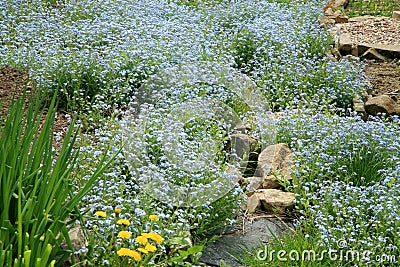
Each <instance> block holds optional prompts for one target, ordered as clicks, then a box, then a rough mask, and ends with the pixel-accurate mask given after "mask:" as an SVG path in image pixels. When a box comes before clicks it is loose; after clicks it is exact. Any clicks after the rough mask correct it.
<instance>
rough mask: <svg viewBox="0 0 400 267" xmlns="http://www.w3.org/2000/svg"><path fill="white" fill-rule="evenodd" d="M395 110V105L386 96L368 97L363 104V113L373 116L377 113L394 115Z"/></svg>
mask: <svg viewBox="0 0 400 267" xmlns="http://www.w3.org/2000/svg"><path fill="white" fill-rule="evenodd" d="M397 108H398V106H397V103H396V102H395V101H394V100H393V99H392V98H391V97H390V96H388V95H379V96H375V97H370V98H368V100H367V102H365V104H364V109H365V112H367V113H368V114H370V115H374V116H375V115H377V114H378V113H386V114H389V115H391V114H396V109H397Z"/></svg>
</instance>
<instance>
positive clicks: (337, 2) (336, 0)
mask: <svg viewBox="0 0 400 267" xmlns="http://www.w3.org/2000/svg"><path fill="white" fill-rule="evenodd" d="M348 4H349V0H333V1H332V7H333V9H335V8H338V7H345V6H347V5H348Z"/></svg>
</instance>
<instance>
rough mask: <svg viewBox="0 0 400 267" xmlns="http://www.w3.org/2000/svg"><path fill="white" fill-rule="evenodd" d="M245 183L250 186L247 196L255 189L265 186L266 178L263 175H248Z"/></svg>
mask: <svg viewBox="0 0 400 267" xmlns="http://www.w3.org/2000/svg"><path fill="white" fill-rule="evenodd" d="M244 180H245V181H246V182H245V184H246V185H247V186H248V194H247V196H251V195H252V194H253V193H254V191H256V190H258V189H262V188H263V183H264V178H263V177H248V178H244Z"/></svg>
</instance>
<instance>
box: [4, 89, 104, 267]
mask: <svg viewBox="0 0 400 267" xmlns="http://www.w3.org/2000/svg"><path fill="white" fill-rule="evenodd" d="M24 98H25V95H24V96H23V97H22V98H20V99H18V100H17V101H16V102H14V103H13V104H12V106H11V107H10V109H9V112H8V115H7V117H6V118H5V119H4V126H3V127H2V128H1V135H0V144H1V146H0V151H1V153H0V179H1V180H0V182H1V187H0V188H1V189H0V211H1V213H0V227H1V231H0V240H1V241H0V265H1V266H4V265H6V266H52V265H53V264H54V263H55V260H54V258H55V257H56V256H57V255H59V256H61V257H59V258H58V262H62V261H63V260H65V259H66V258H67V257H69V256H70V255H71V249H72V245H71V241H70V239H69V236H68V230H67V222H66V219H67V218H69V217H70V216H71V214H72V213H76V212H78V210H77V209H76V207H77V205H78V203H79V202H80V200H81V199H82V197H83V196H84V195H85V194H86V193H87V192H88V191H89V190H90V188H91V187H92V184H93V183H94V182H95V180H96V178H97V177H98V176H99V175H100V174H101V173H102V171H103V169H104V166H105V165H107V164H104V161H102V162H101V164H99V165H98V166H97V170H96V171H95V172H94V174H93V175H92V176H91V177H90V179H89V180H88V182H87V184H86V185H85V186H83V187H82V188H81V189H80V190H79V191H78V192H77V193H76V194H75V195H73V194H72V192H73V191H72V188H71V181H70V178H71V173H72V170H73V167H74V164H75V161H76V159H77V153H76V152H73V145H74V142H75V139H76V134H74V132H73V131H74V130H73V129H74V124H73V123H72V125H71V127H70V129H69V131H68V133H67V134H66V135H65V138H64V143H63V146H62V148H61V151H60V152H59V155H58V156H57V158H55V157H54V155H53V151H52V150H53V147H52V140H53V139H52V137H53V131H52V125H53V122H54V116H55V108H56V104H55V97H53V100H52V102H51V104H50V107H49V110H48V113H47V115H46V119H45V122H44V124H43V126H41V118H42V115H43V114H42V113H40V112H39V107H40V105H39V104H40V103H39V101H38V100H37V101H36V102H35V103H30V105H29V107H28V109H27V111H26V114H24V103H25V102H24ZM63 240H65V241H66V242H67V244H68V245H69V250H65V249H62V248H61V243H62V242H63ZM72 259H73V257H72Z"/></svg>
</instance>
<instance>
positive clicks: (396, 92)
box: [365, 60, 400, 101]
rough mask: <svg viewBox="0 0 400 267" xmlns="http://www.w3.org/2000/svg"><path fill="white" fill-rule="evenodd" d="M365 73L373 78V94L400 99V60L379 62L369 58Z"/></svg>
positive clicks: (371, 92)
mask: <svg viewBox="0 0 400 267" xmlns="http://www.w3.org/2000/svg"><path fill="white" fill-rule="evenodd" d="M365 73H366V74H367V75H368V76H369V77H370V78H371V84H372V90H371V91H370V92H369V94H370V95H372V96H378V95H384V94H386V95H389V96H390V97H392V98H393V100H395V101H399V100H400V61H391V62H379V61H375V60H369V61H368V65H367V67H366V68H365Z"/></svg>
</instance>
